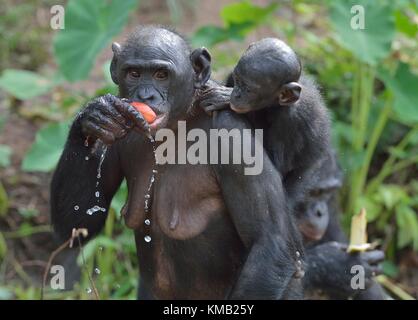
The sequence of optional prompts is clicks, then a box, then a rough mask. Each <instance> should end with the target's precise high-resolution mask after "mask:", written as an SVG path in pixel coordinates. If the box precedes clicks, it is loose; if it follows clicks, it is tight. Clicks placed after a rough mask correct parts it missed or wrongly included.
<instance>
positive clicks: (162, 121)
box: [149, 107, 168, 131]
mask: <svg viewBox="0 0 418 320" xmlns="http://www.w3.org/2000/svg"><path fill="white" fill-rule="evenodd" d="M151 109H153V108H152V107H151ZM153 110H154V109H153ZM154 112H155V113H156V114H157V118H156V119H155V120H154V121H153V122H151V123H150V124H149V127H150V128H151V130H152V131H156V130H158V129H160V128H163V127H165V126H166V124H167V118H168V117H167V113H160V114H158V113H157V111H156V110H154Z"/></svg>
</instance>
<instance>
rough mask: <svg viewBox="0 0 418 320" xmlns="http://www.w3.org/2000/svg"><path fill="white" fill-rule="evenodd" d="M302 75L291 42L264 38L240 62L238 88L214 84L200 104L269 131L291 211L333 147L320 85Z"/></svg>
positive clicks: (236, 74) (269, 144)
mask: <svg viewBox="0 0 418 320" xmlns="http://www.w3.org/2000/svg"><path fill="white" fill-rule="evenodd" d="M301 73H302V67H301V63H300V61H299V58H298V56H297V55H296V53H295V52H294V51H293V50H292V49H291V48H290V47H289V46H288V45H287V44H286V43H284V42H283V41H281V40H279V39H275V38H266V39H262V40H260V41H258V42H255V43H253V44H251V45H250V46H249V47H248V49H247V50H246V51H245V53H244V54H243V56H242V57H241V58H240V60H239V61H238V64H237V65H236V67H235V69H234V71H233V73H232V77H233V81H234V87H233V88H227V87H224V86H221V85H219V84H217V83H216V82H214V81H211V82H209V84H208V87H207V89H206V90H205V91H204V92H203V93H202V95H201V96H200V97H199V99H198V100H197V102H198V103H199V105H200V106H201V107H203V108H204V109H205V110H206V111H207V112H209V113H210V112H212V111H216V110H220V109H223V108H227V107H228V106H229V107H230V108H231V109H232V110H233V111H235V112H237V113H246V116H247V117H248V119H249V120H250V122H251V124H252V125H253V126H254V128H261V129H264V147H265V148H266V150H267V152H268V154H269V156H270V157H271V159H272V161H273V163H274V165H275V167H276V168H277V169H278V171H279V172H280V174H281V175H282V177H283V181H284V186H285V189H286V192H287V194H288V196H289V200H290V205H291V206H292V205H293V204H294V203H295V202H297V200H298V198H299V197H301V196H303V192H304V188H305V186H306V185H307V184H308V182H309V180H308V179H307V178H308V177H309V171H310V170H311V169H313V168H314V167H315V166H316V165H317V164H318V163H319V162H320V160H321V159H322V158H323V155H324V154H325V153H326V150H328V149H329V148H330V146H329V118H328V113H327V110H326V108H325V106H324V103H323V101H322V98H321V95H320V93H319V91H318V89H317V87H316V85H315V83H314V81H313V80H311V79H309V78H308V77H306V76H304V75H301Z"/></svg>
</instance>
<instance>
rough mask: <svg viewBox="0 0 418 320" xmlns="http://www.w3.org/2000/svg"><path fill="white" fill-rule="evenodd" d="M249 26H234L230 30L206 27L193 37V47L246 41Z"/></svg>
mask: <svg viewBox="0 0 418 320" xmlns="http://www.w3.org/2000/svg"><path fill="white" fill-rule="evenodd" d="M248 27H249V24H243V25H232V26H230V27H229V28H221V27H217V26H205V27H202V28H200V29H199V30H197V32H196V33H195V34H194V35H193V37H192V39H191V42H192V44H193V46H196V47H198V46H207V47H210V46H214V45H215V44H218V43H221V42H224V41H228V40H237V41H241V40H243V39H244V37H245V34H246V33H247V32H249V30H248Z"/></svg>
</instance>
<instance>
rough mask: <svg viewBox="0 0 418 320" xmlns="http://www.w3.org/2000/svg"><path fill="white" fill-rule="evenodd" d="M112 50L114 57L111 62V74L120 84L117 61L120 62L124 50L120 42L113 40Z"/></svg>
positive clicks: (115, 81) (116, 82)
mask: <svg viewBox="0 0 418 320" xmlns="http://www.w3.org/2000/svg"><path fill="white" fill-rule="evenodd" d="M112 51H113V58H112V62H111V63H110V75H111V77H112V80H113V82H114V83H115V84H117V85H118V84H119V80H118V73H117V63H118V58H119V55H120V53H121V51H122V47H121V46H120V44H119V43H117V42H113V43H112Z"/></svg>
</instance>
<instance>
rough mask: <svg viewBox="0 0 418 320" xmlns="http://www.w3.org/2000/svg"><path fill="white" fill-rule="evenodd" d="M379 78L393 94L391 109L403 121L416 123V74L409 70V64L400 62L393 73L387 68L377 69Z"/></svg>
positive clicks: (417, 119)
mask: <svg viewBox="0 0 418 320" xmlns="http://www.w3.org/2000/svg"><path fill="white" fill-rule="evenodd" d="M379 78H380V79H382V80H383V81H384V83H385V85H386V86H387V87H389V89H391V90H392V92H393V94H394V104H393V111H394V113H395V115H396V116H397V117H398V118H399V120H401V121H402V122H405V123H410V124H415V123H418V107H417V101H418V90H417V88H418V76H417V75H415V74H413V73H412V72H411V71H410V70H409V66H408V65H407V64H405V63H400V64H399V66H398V68H397V70H396V73H395V75H393V76H392V75H391V74H390V73H389V72H388V71H387V70H384V69H381V70H379Z"/></svg>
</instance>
